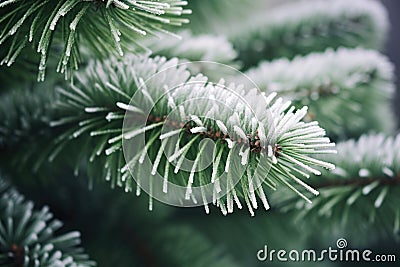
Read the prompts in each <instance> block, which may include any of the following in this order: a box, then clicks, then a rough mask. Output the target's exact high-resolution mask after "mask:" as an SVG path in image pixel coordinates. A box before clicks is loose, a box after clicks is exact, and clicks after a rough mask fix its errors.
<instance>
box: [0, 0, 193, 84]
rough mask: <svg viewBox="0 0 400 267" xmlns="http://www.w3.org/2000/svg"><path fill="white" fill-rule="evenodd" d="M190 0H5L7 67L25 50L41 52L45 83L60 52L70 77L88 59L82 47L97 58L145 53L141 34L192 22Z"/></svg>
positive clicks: (1, 36)
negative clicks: (135, 51)
mask: <svg viewBox="0 0 400 267" xmlns="http://www.w3.org/2000/svg"><path fill="white" fill-rule="evenodd" d="M186 4H187V2H186V1H179V0H163V1H130V0H109V1H105V0H93V1H84V0H67V1H49V0H40V1H37V0H2V1H1V2H0V14H1V17H2V18H1V19H0V26H1V27H0V28H1V32H0V48H1V50H2V51H4V53H1V56H2V61H1V64H7V66H11V65H12V64H13V63H14V61H15V60H16V58H17V57H18V55H19V54H20V53H21V51H22V50H24V48H25V46H29V45H31V46H33V47H34V49H35V50H36V51H37V53H39V54H40V63H39V75H38V80H39V81H43V80H44V77H45V69H46V63H47V58H48V55H49V54H50V53H57V51H59V52H58V54H60V60H59V63H58V67H57V71H58V72H61V73H66V75H68V71H70V72H72V71H73V70H74V69H77V68H78V65H79V63H80V62H81V61H82V57H81V52H82V51H81V49H80V47H85V48H87V49H89V51H90V52H94V53H95V54H96V55H97V56H101V57H104V56H108V55H109V54H110V52H112V51H114V54H118V55H120V56H122V55H123V54H124V52H123V51H124V50H127V49H130V50H132V48H133V47H132V44H136V47H135V48H138V47H139V48H140V49H143V47H141V46H140V44H138V43H137V41H136V39H137V37H138V36H143V35H147V34H156V33H157V32H166V26H179V25H181V24H183V23H187V22H188V20H187V19H185V18H179V16H181V15H183V14H189V13H190V10H185V9H183V6H185V5H186Z"/></svg>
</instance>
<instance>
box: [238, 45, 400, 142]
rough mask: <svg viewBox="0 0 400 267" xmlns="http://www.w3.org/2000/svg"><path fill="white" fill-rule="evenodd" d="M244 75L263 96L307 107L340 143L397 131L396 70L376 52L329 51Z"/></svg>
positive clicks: (274, 63) (267, 64)
mask: <svg viewBox="0 0 400 267" xmlns="http://www.w3.org/2000/svg"><path fill="white" fill-rule="evenodd" d="M245 74H246V75H247V76H248V77H249V78H250V80H251V81H253V82H254V83H255V84H256V85H257V86H258V87H259V88H260V90H261V91H263V92H266V93H270V92H277V93H278V95H279V96H281V97H284V98H285V99H289V100H291V101H293V103H294V104H295V105H296V106H297V107H301V106H303V105H308V106H309V111H308V114H307V116H306V119H307V120H317V121H318V122H319V123H320V124H321V126H322V127H323V128H324V129H326V131H327V133H328V135H329V136H330V137H333V138H335V139H341V140H344V139H346V138H354V137H358V136H360V135H361V134H362V133H365V132H368V131H370V130H374V131H377V132H387V133H390V132H392V131H393V129H394V125H393V121H394V119H393V112H392V111H391V110H390V100H391V99H392V98H393V96H394V91H395V90H394V89H395V85H394V66H393V64H392V63H391V62H390V61H389V60H388V58H387V57H385V56H384V55H382V54H380V53H379V52H377V51H374V50H366V49H363V48H355V49H349V48H339V49H337V50H332V49H328V50H326V51H325V52H323V53H311V54H309V55H306V56H297V57H295V58H294V59H292V60H289V59H287V58H282V59H277V60H274V61H272V62H261V63H260V64H259V65H258V66H257V67H254V68H252V69H250V70H248V71H247V72H245ZM241 80H243V79H241ZM245 81H246V80H243V82H245ZM383 117H385V118H386V119H382V118H383Z"/></svg>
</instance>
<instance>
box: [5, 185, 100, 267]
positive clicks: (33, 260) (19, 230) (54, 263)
mask: <svg viewBox="0 0 400 267" xmlns="http://www.w3.org/2000/svg"><path fill="white" fill-rule="evenodd" d="M0 194H1V197H0V265H1V266H10V267H11V266H24V267H34V266H35V267H37V266H49V267H92V266H96V264H95V262H93V261H91V260H89V258H88V256H87V255H86V254H84V252H83V249H81V248H80V247H79V244H80V242H81V241H80V233H79V232H69V233H65V234H62V235H56V232H57V231H58V230H59V229H60V228H61V226H62V223H61V222H60V221H58V220H56V219H53V215H52V214H51V213H50V212H49V208H48V207H46V206H45V207H43V208H42V209H41V210H34V209H33V203H32V202H30V201H26V200H25V199H24V197H23V196H22V195H20V194H19V193H18V192H17V191H16V190H15V189H13V188H10V186H9V185H8V183H7V182H5V181H4V180H3V178H1V179H0Z"/></svg>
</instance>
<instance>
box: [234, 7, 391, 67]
mask: <svg viewBox="0 0 400 267" xmlns="http://www.w3.org/2000/svg"><path fill="white" fill-rule="evenodd" d="M255 18H256V19H254V20H250V21H249V22H248V23H247V24H245V25H246V26H243V27H241V28H239V30H237V31H236V32H235V34H234V35H233V36H231V38H230V40H231V41H232V43H233V44H234V47H235V49H236V50H237V51H238V52H239V59H240V60H242V61H243V63H244V65H245V67H246V68H248V67H251V66H253V65H255V64H257V63H258V62H259V61H260V60H262V59H266V60H271V59H274V58H278V57H287V58H293V57H295V56H296V55H305V54H308V53H310V52H318V51H323V50H325V49H326V48H328V47H331V48H338V47H340V46H345V47H358V46H362V47H365V48H372V49H380V48H382V46H383V43H384V41H385V38H386V33H387V31H388V24H389V23H388V15H387V12H386V10H385V8H384V7H383V5H382V4H381V3H380V2H378V1H374V0H355V1H346V0H337V1H334V2H333V1H330V2H328V1H323V0H312V1H302V2H298V3H289V4H286V5H283V6H281V7H278V8H276V9H272V10H271V11H269V12H267V13H266V14H265V12H264V13H262V14H259V15H257V16H255ZM261 55H262V56H261Z"/></svg>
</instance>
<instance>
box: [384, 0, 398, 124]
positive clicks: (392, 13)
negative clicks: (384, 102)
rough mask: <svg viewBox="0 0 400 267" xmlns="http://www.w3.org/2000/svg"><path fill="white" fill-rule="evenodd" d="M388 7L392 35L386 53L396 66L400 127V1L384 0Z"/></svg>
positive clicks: (396, 100)
mask: <svg viewBox="0 0 400 267" xmlns="http://www.w3.org/2000/svg"><path fill="white" fill-rule="evenodd" d="M382 2H383V4H384V5H385V6H386V7H387V9H388V11H389V17H390V25H391V27H390V33H389V40H388V42H387V46H386V51H385V53H386V54H387V55H388V56H389V58H390V60H391V61H392V62H393V63H394V64H395V66H396V86H397V93H396V98H395V100H394V101H393V106H394V109H395V111H396V115H397V126H398V127H399V126H400V87H399V81H400V48H399V46H400V30H399V25H400V1H399V0H382Z"/></svg>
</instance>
